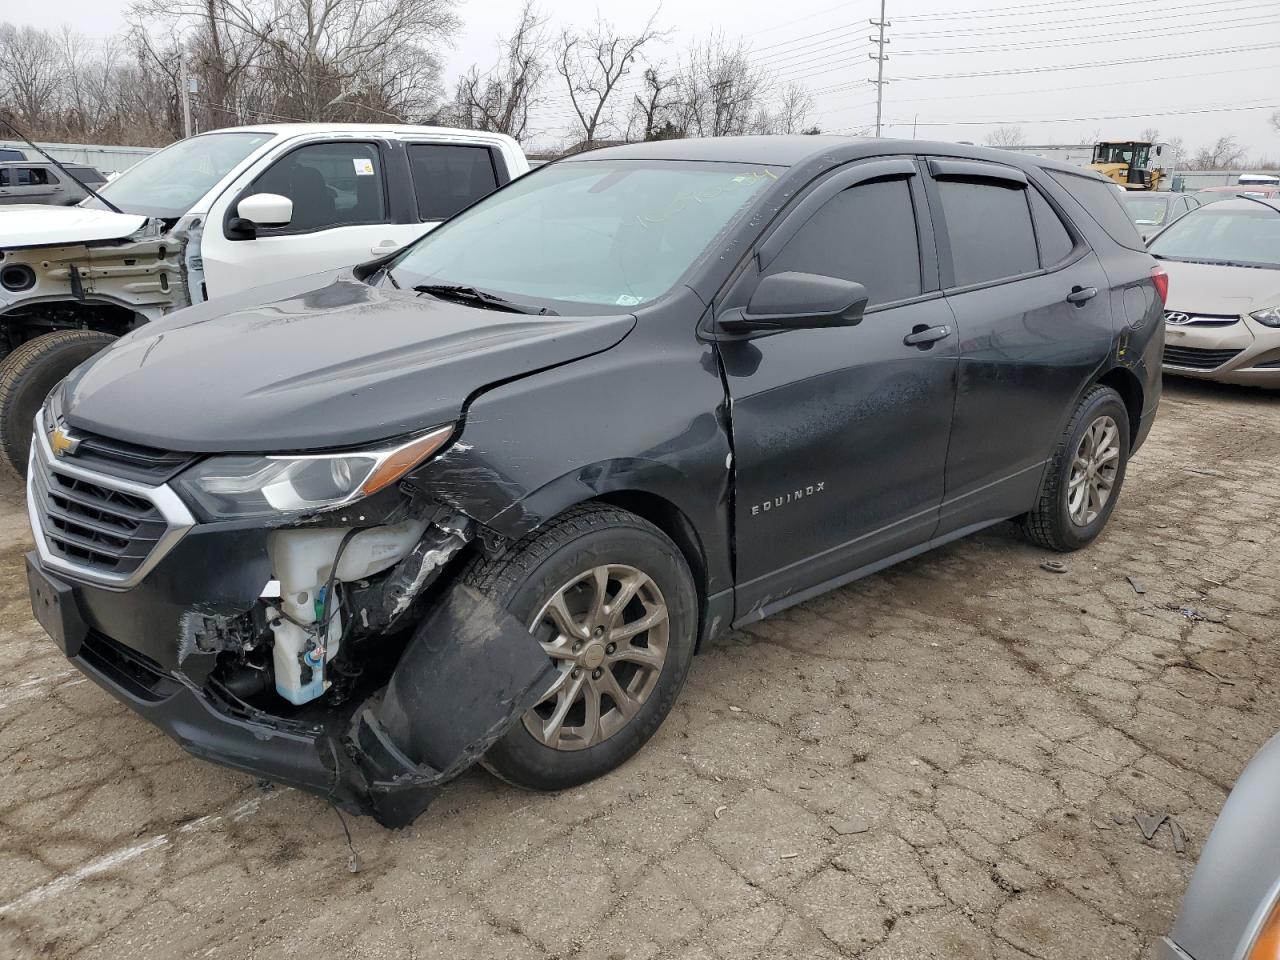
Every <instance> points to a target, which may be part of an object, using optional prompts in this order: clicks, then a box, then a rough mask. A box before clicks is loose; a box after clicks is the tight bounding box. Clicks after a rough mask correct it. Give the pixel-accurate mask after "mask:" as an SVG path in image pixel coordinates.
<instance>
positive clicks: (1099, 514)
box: [1022, 384, 1130, 553]
mask: <svg viewBox="0 0 1280 960" xmlns="http://www.w3.org/2000/svg"><path fill="white" fill-rule="evenodd" d="M1129 437H1130V433H1129V413H1128V410H1127V409H1126V407H1125V405H1124V401H1123V400H1121V399H1120V394H1118V393H1116V391H1115V390H1113V389H1111V388H1110V387H1104V386H1102V385H1101V384H1099V385H1097V386H1094V387H1093V388H1092V389H1090V390H1089V391H1088V392H1087V393H1085V395H1084V396H1083V397H1082V398H1081V399H1080V402H1079V404H1077V406H1076V410H1075V413H1074V414H1072V416H1071V420H1070V422H1069V423H1068V424H1067V428H1066V430H1065V431H1064V432H1063V435H1062V439H1061V440H1060V441H1059V442H1058V446H1057V448H1056V449H1055V450H1054V453H1053V458H1052V460H1051V461H1050V463H1049V467H1048V471H1047V473H1046V474H1045V479H1044V485H1043V487H1042V488H1041V490H1040V500H1039V502H1038V503H1037V504H1036V506H1035V509H1033V510H1032V511H1031V512H1030V513H1028V514H1026V515H1025V516H1024V517H1023V518H1022V528H1023V530H1024V531H1025V532H1026V534H1027V536H1028V537H1029V538H1030V539H1031V540H1032V541H1033V542H1035V543H1038V544H1039V545H1040V546H1042V547H1047V548H1048V549H1050V550H1058V551H1060V552H1063V553H1067V552H1069V551H1072V550H1079V549H1080V548H1081V547H1084V546H1087V545H1088V544H1090V543H1092V542H1093V541H1094V539H1096V538H1097V536H1098V534H1100V533H1101V532H1102V530H1103V528H1104V527H1105V526H1106V525H1107V520H1108V519H1109V518H1110V517H1111V512H1112V511H1113V510H1115V507H1116V502H1117V501H1118V500H1119V499H1120V488H1121V487H1122V486H1123V485H1124V476H1125V470H1126V468H1127V466H1128V464H1129Z"/></svg>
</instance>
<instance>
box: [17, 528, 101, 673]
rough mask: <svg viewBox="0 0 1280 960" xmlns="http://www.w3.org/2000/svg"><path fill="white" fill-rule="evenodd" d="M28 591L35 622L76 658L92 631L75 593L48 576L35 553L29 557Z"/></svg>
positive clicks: (64, 651) (60, 646) (69, 654)
mask: <svg viewBox="0 0 1280 960" xmlns="http://www.w3.org/2000/svg"><path fill="white" fill-rule="evenodd" d="M27 589H28V591H29V592H30V594H31V612H32V613H33V614H35V618H36V622H37V623H39V624H40V626H41V627H43V628H44V631H45V633H47V634H49V636H50V637H52V638H53V642H54V643H56V644H57V645H58V649H60V650H61V651H62V652H63V653H65V654H66V655H67V656H68V657H74V656H76V655H77V654H78V653H79V652H80V646H81V644H83V643H84V638H85V636H86V634H88V632H89V628H88V626H87V625H86V624H85V622H84V618H83V617H82V616H81V615H80V608H79V606H78V605H77V604H76V597H75V593H74V591H73V590H72V589H71V587H70V586H68V585H67V584H65V583H63V582H62V581H61V580H58V579H57V578H56V577H51V576H50V575H49V574H47V573H45V572H44V570H42V569H41V568H40V561H39V559H38V558H37V556H36V555H35V554H34V553H28V554H27Z"/></svg>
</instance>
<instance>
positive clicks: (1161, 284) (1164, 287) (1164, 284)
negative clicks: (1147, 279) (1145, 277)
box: [1151, 264, 1169, 307]
mask: <svg viewBox="0 0 1280 960" xmlns="http://www.w3.org/2000/svg"><path fill="white" fill-rule="evenodd" d="M1151 282H1152V283H1154V284H1155V285H1156V293H1158V294H1159V295H1160V306H1162V307H1163V306H1164V305H1165V304H1166V303H1168V302H1169V274H1167V273H1165V269H1164V267H1162V266H1160V265H1159V264H1156V265H1155V266H1154V267H1152V268H1151Z"/></svg>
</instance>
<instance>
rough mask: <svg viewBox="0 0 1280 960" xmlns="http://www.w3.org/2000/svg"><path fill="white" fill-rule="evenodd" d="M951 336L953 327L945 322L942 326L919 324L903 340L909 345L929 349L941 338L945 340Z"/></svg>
mask: <svg viewBox="0 0 1280 960" xmlns="http://www.w3.org/2000/svg"><path fill="white" fill-rule="evenodd" d="M949 336H951V328H950V327H949V326H947V325H946V324H945V323H944V324H943V325H942V326H940V327H926V326H924V325H922V324H918V325H916V326H915V327H912V328H911V332H910V333H908V334H907V335H906V336H905V337H903V338H902V342H903V344H904V345H905V346H908V347H919V348H920V349H921V350H928V349H929V347H931V346H932V345H933V344H935V343H937V342H938V341H939V340H945V339H946V338H947V337H949Z"/></svg>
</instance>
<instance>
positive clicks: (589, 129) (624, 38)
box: [556, 10, 666, 143]
mask: <svg viewBox="0 0 1280 960" xmlns="http://www.w3.org/2000/svg"><path fill="white" fill-rule="evenodd" d="M657 17H658V11H657V10H655V11H654V12H653V15H652V16H650V17H649V21H648V23H646V24H645V25H644V27H643V28H642V29H641V30H640V31H639V32H638V33H635V34H629V35H623V34H619V33H617V31H616V30H615V28H614V26H613V24H611V23H609V22H608V21H607V20H603V19H601V18H599V17H597V18H596V22H595V24H594V25H593V26H592V27H591V28H590V29H589V30H586V31H583V32H578V31H576V30H573V29H571V28H568V27H566V28H565V29H564V30H563V31H562V32H561V34H560V45H559V53H558V56H557V58H556V70H557V71H558V72H559V74H560V76H561V77H563V78H564V82H565V86H566V87H567V88H568V91H569V104H570V106H572V107H573V113H574V116H576V117H577V120H578V124H579V126H580V127H581V132H582V139H583V141H584V142H586V143H591V142H592V141H594V140H596V139H598V135H599V134H600V133H601V132H603V131H604V130H606V129H613V128H615V126H616V125H615V123H614V119H613V110H612V106H611V104H610V100H611V98H612V97H613V94H614V91H615V90H616V89H617V86H618V81H619V80H621V79H622V78H623V77H624V76H626V74H627V71H628V69H630V67H631V64H632V61H634V60H635V56H636V54H637V53H639V52H640V50H641V49H642V48H643V47H644V46H645V45H646V44H648V43H650V42H652V41H653V40H656V39H659V38H661V37H664V36H666V33H665V32H664V31H661V30H659V29H658V28H657V27H656V25H655V24H656V21H657Z"/></svg>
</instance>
